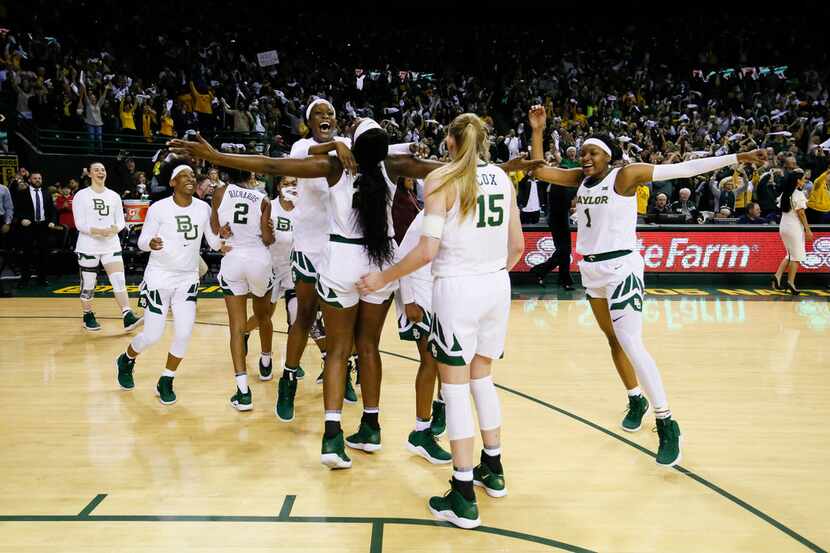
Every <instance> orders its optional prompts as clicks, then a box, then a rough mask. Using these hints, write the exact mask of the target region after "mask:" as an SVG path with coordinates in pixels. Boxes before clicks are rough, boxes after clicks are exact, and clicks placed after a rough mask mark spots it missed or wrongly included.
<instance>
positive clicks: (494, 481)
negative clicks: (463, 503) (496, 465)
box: [473, 463, 507, 497]
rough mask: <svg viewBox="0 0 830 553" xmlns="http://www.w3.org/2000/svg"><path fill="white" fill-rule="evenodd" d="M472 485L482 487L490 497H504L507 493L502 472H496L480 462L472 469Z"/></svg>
mask: <svg viewBox="0 0 830 553" xmlns="http://www.w3.org/2000/svg"><path fill="white" fill-rule="evenodd" d="M473 485H475V486H479V487H480V488H484V491H485V492H486V493H487V495H489V496H490V497H504V496H506V495H507V487H506V486H505V484H504V474H497V473H495V472H493V469H491V468H490V467H488V466H487V463H481V464H479V465H478V466H477V467H476V468H474V469H473Z"/></svg>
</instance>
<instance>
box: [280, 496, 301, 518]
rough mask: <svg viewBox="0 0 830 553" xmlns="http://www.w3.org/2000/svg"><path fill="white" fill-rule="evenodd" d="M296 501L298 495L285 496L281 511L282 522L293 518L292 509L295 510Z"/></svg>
mask: <svg viewBox="0 0 830 553" xmlns="http://www.w3.org/2000/svg"><path fill="white" fill-rule="evenodd" d="M296 499H297V496H296V495H286V496H285V500H284V501H283V502H282V509H280V520H288V517H290V516H291V509H293V508H294V500H296Z"/></svg>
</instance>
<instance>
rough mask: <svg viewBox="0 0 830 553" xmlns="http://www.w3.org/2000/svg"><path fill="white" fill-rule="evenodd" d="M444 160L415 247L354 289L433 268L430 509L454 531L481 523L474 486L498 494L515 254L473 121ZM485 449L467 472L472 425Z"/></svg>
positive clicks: (496, 181)
mask: <svg viewBox="0 0 830 553" xmlns="http://www.w3.org/2000/svg"><path fill="white" fill-rule="evenodd" d="M447 148H448V150H449V152H450V155H451V157H452V159H453V161H452V163H450V164H449V165H447V166H445V167H443V168H441V169H439V170H437V171H434V172H433V173H431V174H430V175H429V176H428V177H427V179H426V188H425V197H426V203H425V208H424V210H425V217H424V222H423V230H422V235H421V239H420V242H419V244H418V246H417V247H416V248H415V249H414V250H412V251H411V252H410V253H409V254H408V255H407V256H406V257H404V258H403V259H402V260H401V261H400V262H399V263H397V264H395V265H393V266H392V267H390V268H389V269H387V270H385V271H382V272H380V273H373V274H370V275H367V276H365V277H364V278H363V279H362V280H361V290H363V291H367V292H368V291H371V290H376V289H380V288H382V287H384V286H387V285H388V283H389V282H393V281H395V280H397V279H399V278H401V277H403V276H405V275H407V274H410V273H412V272H413V271H415V270H417V269H418V268H419V267H421V266H422V265H424V264H425V263H426V262H428V261H429V260H432V274H433V276H434V277H435V281H434V284H433V293H432V294H433V295H432V308H433V312H434V316H433V319H432V328H431V332H430V350H431V352H432V355H433V356H434V357H435V359H436V360H437V361H438V369H439V371H440V373H441V383H442V384H441V390H442V392H443V395H444V401H445V402H446V405H447V434H448V435H449V438H450V446H451V449H452V461H453V465H454V468H453V477H452V481H451V486H452V487H451V489H450V491H449V493H447V494H446V495H444V496H443V497H440V496H436V497H432V498H431V499H430V500H429V508H430V511H431V512H432V513H433V515H434V516H435V517H436V518H438V519H439V520H446V521H449V522H451V523H452V524H455V525H456V526H459V527H462V528H475V527H477V526H479V525H480V524H481V519H480V517H479V513H478V504H477V502H476V498H475V492H474V491H473V486H474V485H479V486H482V487H483V488H484V489H485V491H486V492H487V494H488V495H490V496H492V497H502V496H504V495H506V493H507V492H506V488H505V484H504V470H503V468H502V465H501V408H500V405H499V399H498V395H497V394H496V389H495V385H494V384H493V379H492V377H491V365H492V361H493V359H498V358H499V357H501V355H502V354H503V352H504V342H505V337H506V334H507V318H508V314H509V312H510V279H509V277H508V271H509V270H510V269H512V268H513V266H514V265H515V264H516V263H517V262H518V261H519V259H520V258H521V255H522V250H523V249H524V239H523V237H522V226H521V221H520V218H519V207H518V205H517V203H516V194H515V192H514V190H513V186H512V184H511V182H510V179H509V178H508V177H507V174H506V173H505V172H504V171H503V170H501V169H500V168H498V167H496V166H495V165H491V164H489V163H487V161H486V160H487V159H488V158H489V141H488V138H487V129H486V127H485V125H484V122H483V121H482V120H481V119H480V118H479V117H478V116H477V115H475V114H471V113H465V114H462V115H459V116H458V117H456V118H455V119H454V120H453V122H452V123H451V124H450V126H449V128H448V131H447ZM471 392H472V395H473V399H474V400H475V404H476V410H477V412H478V421H479V428H480V430H481V437H482V441H483V442H484V449H483V450H482V452H481V463H480V464H479V465H478V466H476V467H473V464H474V461H473V445H474V432H475V422H474V419H473V409H472V404H471V402H470V393H471Z"/></svg>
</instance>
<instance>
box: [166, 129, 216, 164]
mask: <svg viewBox="0 0 830 553" xmlns="http://www.w3.org/2000/svg"><path fill="white" fill-rule="evenodd" d="M167 145H168V146H169V147H170V151H171V152H173V153H174V154H176V155H178V156H187V157H192V158H194V159H207V160H210V159H212V157H213V156H214V155H215V154H216V153H217V152H216V150H215V149H214V148H213V146H211V145H210V144H209V143H208V141H207V140H205V139H204V138H202V135H201V134H199V133H196V140H181V139H180V138H174V139H173V140H171V141H170V142H168V143H167Z"/></svg>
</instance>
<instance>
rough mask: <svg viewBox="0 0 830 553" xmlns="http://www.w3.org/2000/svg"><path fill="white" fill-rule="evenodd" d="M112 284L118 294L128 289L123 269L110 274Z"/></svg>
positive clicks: (113, 289)
mask: <svg viewBox="0 0 830 553" xmlns="http://www.w3.org/2000/svg"><path fill="white" fill-rule="evenodd" d="M110 284H112V291H113V292H114V293H116V294H117V293H119V292H126V291H127V279H126V278H125V277H124V273H123V272H121V271H118V272H117V273H112V274H111V275H110Z"/></svg>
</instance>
